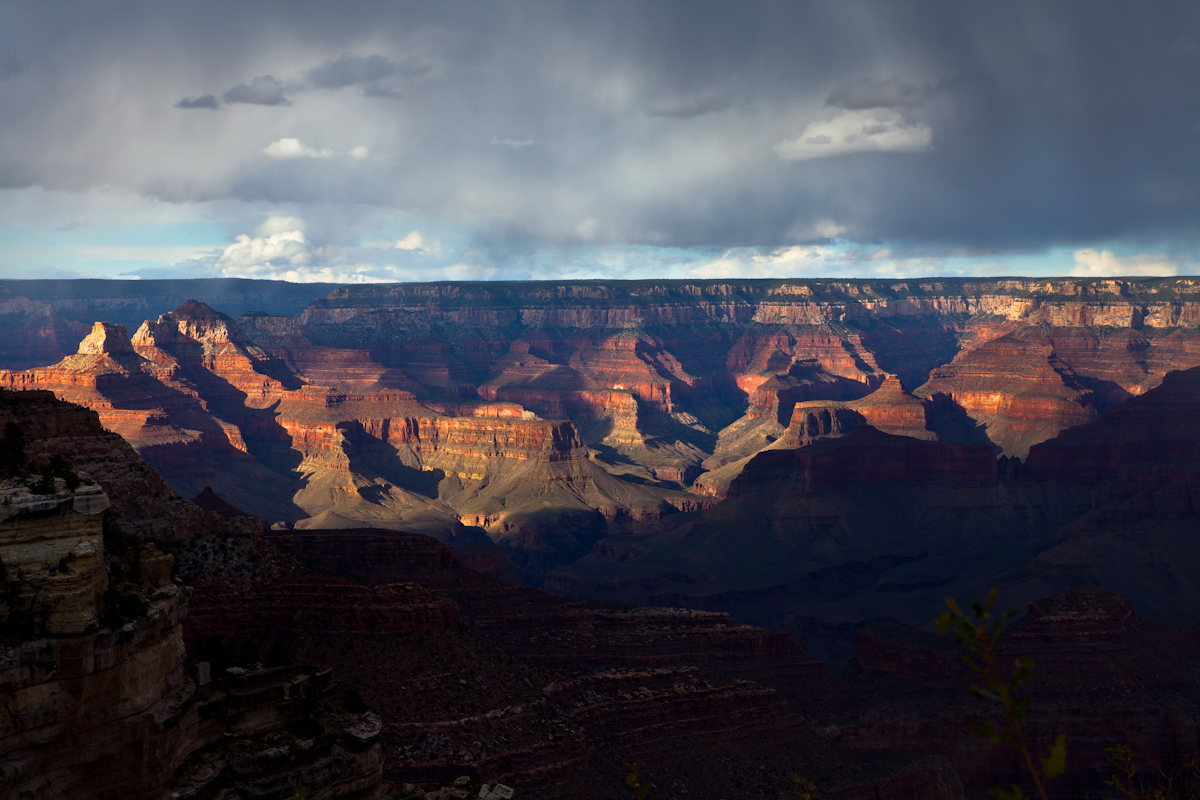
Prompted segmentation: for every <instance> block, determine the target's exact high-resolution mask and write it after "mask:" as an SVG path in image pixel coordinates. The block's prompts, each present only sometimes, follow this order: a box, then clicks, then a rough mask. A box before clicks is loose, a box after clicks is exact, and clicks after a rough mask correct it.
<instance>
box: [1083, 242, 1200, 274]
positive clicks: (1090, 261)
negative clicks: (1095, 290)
mask: <svg viewBox="0 0 1200 800" xmlns="http://www.w3.org/2000/svg"><path fill="white" fill-rule="evenodd" d="M1071 274H1072V275H1076V276H1080V277H1086V278H1094V277H1104V276H1109V275H1149V276H1156V277H1170V276H1172V275H1178V274H1179V264H1178V262H1176V261H1175V260H1174V259H1172V258H1169V257H1168V256H1166V255H1140V256H1124V257H1122V256H1117V255H1114V254H1113V252H1112V251H1111V250H1095V249H1093V248H1091V247H1085V248H1083V249H1081V250H1076V251H1075V266H1074V268H1072V270H1071Z"/></svg>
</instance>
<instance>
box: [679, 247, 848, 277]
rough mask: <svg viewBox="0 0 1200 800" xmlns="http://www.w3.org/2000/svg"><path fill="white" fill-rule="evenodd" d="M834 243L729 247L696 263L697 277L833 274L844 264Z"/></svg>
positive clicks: (692, 272) (814, 275) (691, 270)
mask: <svg viewBox="0 0 1200 800" xmlns="http://www.w3.org/2000/svg"><path fill="white" fill-rule="evenodd" d="M838 261H839V255H838V252H837V251H836V250H834V249H833V248H832V247H805V246H802V245H793V246H792V247H783V248H779V249H777V250H768V251H765V252H762V251H758V250H755V249H753V248H736V249H733V250H726V251H725V252H724V253H723V254H722V255H721V256H720V257H719V258H715V259H713V260H712V261H709V262H708V263H706V264H701V265H699V266H696V267H693V268H692V269H690V270H689V273H690V274H692V275H693V276H695V277H697V278H729V277H736V278H798V277H816V276H819V275H826V274H829V272H830V271H831V268H833V267H834V266H835V265H837V266H840V265H839V264H838V263H837V262H838Z"/></svg>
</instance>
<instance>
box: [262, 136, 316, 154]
mask: <svg viewBox="0 0 1200 800" xmlns="http://www.w3.org/2000/svg"><path fill="white" fill-rule="evenodd" d="M263 152H264V153H266V154H267V155H269V156H270V157H271V158H329V157H330V156H332V155H333V151H332V150H317V149H315V148H312V147H309V146H308V145H306V144H304V142H302V141H300V140H299V139H293V138H290V137H288V138H284V139H279V140H278V141H274V142H271V143H270V144H269V145H267V146H266V147H264V148H263Z"/></svg>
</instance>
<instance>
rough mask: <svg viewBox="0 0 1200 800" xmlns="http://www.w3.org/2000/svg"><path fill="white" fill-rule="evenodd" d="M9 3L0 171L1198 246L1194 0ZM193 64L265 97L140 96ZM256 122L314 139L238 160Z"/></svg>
mask: <svg viewBox="0 0 1200 800" xmlns="http://www.w3.org/2000/svg"><path fill="white" fill-rule="evenodd" d="M9 3H10V5H16V6H19V7H20V8H21V9H22V13H21V14H20V15H18V17H19V19H20V24H19V26H18V27H17V28H16V29H14V32H13V33H12V34H11V35H12V36H14V37H20V39H19V40H20V41H21V42H22V48H28V51H26V50H24V49H22V51H21V52H22V53H25V52H29V53H38V61H37V68H36V69H29V70H27V71H26V72H25V73H24V74H22V75H21V77H20V78H19V79H18V80H16V81H10V82H8V83H6V84H4V86H3V89H4V91H3V92H0V116H2V117H3V119H4V120H5V122H4V147H0V185H5V186H26V185H37V186H42V187H45V188H50V189H63V190H67V191H72V192H82V191H86V190H87V189H89V188H91V187H97V186H112V187H116V188H118V189H120V190H122V191H126V192H129V193H131V194H142V195H145V196H148V197H153V198H159V199H167V200H171V201H176V202H191V201H205V200H215V201H229V200H232V201H237V202H243V203H246V204H247V207H250V206H253V207H255V208H261V206H258V205H256V204H260V203H262V204H268V203H269V204H281V205H284V204H286V205H288V207H289V208H291V209H293V210H292V211H289V213H294V214H295V215H297V216H304V217H305V218H306V219H308V220H310V222H311V221H313V220H316V219H318V218H322V217H327V216H329V215H330V214H331V213H332V212H331V211H330V209H331V208H334V207H338V208H342V207H345V208H352V209H359V208H363V207H367V206H370V207H372V208H382V209H392V210H393V211H394V213H397V214H400V213H404V214H410V215H412V216H414V217H420V218H422V219H428V220H433V221H442V222H445V224H447V225H461V226H464V227H466V228H469V229H470V230H473V231H479V232H480V236H481V239H483V240H486V241H487V242H489V247H494V246H495V243H496V242H501V241H516V242H550V243H562V242H576V241H587V242H589V243H595V244H604V243H606V242H628V243H643V244H653V245H662V246H680V247H702V246H712V247H718V248H721V247H733V246H739V247H740V246H755V245H762V246H775V245H782V244H786V243H789V242H792V241H795V240H796V238H797V236H799V237H800V238H801V239H804V240H808V239H811V238H813V237H818V234H815V233H814V234H811V235H810V234H809V233H805V232H808V231H817V230H818V229H821V230H825V229H828V230H833V229H837V230H839V231H843V232H841V233H839V234H838V237H839V239H843V240H858V241H867V240H881V241H884V240H886V241H887V242H888V246H889V247H890V246H892V244H893V242H894V241H895V240H904V241H905V242H907V243H910V244H911V245H912V247H913V248H918V249H919V248H925V249H926V250H929V251H933V250H937V249H938V248H941V249H943V250H955V249H965V250H969V251H973V252H974V251H981V250H983V251H986V250H991V251H994V252H997V253H1004V252H1015V251H1021V252H1028V251H1030V250H1036V249H1038V248H1048V247H1058V246H1064V245H1065V246H1071V245H1073V244H1075V243H1081V244H1080V246H1092V243H1095V242H1100V241H1117V240H1121V241H1126V242H1129V243H1131V244H1130V245H1129V246H1130V247H1135V246H1142V245H1140V244H1137V243H1139V242H1140V243H1146V242H1149V243H1151V244H1148V245H1145V246H1146V247H1157V245H1156V244H1154V243H1156V242H1159V241H1167V242H1169V243H1171V246H1172V247H1177V248H1178V249H1181V250H1187V249H1188V248H1192V249H1197V248H1200V147H1197V137H1196V132H1195V129H1196V125H1197V122H1198V121H1200V95H1198V94H1197V92H1196V87H1197V86H1200V57H1198V56H1197V55H1196V53H1197V52H1198V51H1200V48H1198V47H1197V45H1196V44H1195V42H1196V40H1197V36H1196V34H1195V31H1200V4H1196V3H1195V2H1194V0H1160V1H1159V2H1155V3H1152V4H1151V3H1143V4H1132V3H1127V2H1117V1H1115V0H1061V1H1060V2H1055V3H1045V2H1043V0H978V2H971V3H957V4H955V3H950V4H948V3H945V2H944V0H906V2H904V3H896V2H894V0H811V2H805V3H792V2H784V1H783V0H778V1H777V0H748V2H746V3H739V4H736V5H731V4H728V3H718V2H708V1H706V0H686V1H685V0H659V1H658V2H654V3H645V2H640V0H611V2H605V3H559V4H536V5H535V4H529V3H526V2H523V0H495V2H489V3H478V2H474V1H473V0H446V2H442V3H436V4H431V3H420V2H416V1H415V0H412V1H406V0H389V2H382V1H380V2H371V1H369V0H363V1H362V2H356V1H354V0H348V2H345V3H339V4H337V5H336V6H335V5H334V4H325V3H319V2H309V1H308V0H292V1H290V2H283V1H282V0H262V1H261V2H256V3H249V4H247V3H234V2H232V1H231V0H209V1H208V2H200V0H191V1H190V2H180V3H171V4H154V3H149V2H146V1H145V0H141V2H133V1H132V0H130V1H129V2H125V1H124V0H112V2H111V3H105V4H79V5H78V6H77V7H75V8H76V13H73V14H71V15H65V18H64V15H62V14H56V13H55V12H54V10H53V8H52V4H46V3H39V2H35V0H9ZM101 6H103V8H101ZM230 19H237V20H238V24H236V25H230V24H229V20H230ZM1181 37H1182V38H1181ZM16 40H17V39H15V38H14V39H13V41H16ZM268 73H269V75H273V76H280V77H279V78H275V77H269V75H268ZM253 75H259V76H260V77H258V78H255V79H254V80H253V81H249V82H248V83H242V82H243V81H246V79H247V77H248V76H253ZM417 75H423V76H424V77H422V78H421V79H419V80H410V79H411V78H413V77H415V76H417ZM237 84H240V85H237ZM197 86H200V87H207V89H217V88H222V87H230V86H233V87H234V88H233V89H230V90H229V91H228V92H226V93H225V94H224V95H222V94H221V92H219V91H218V92H216V93H215V98H214V99H218V100H223V102H225V103H238V102H240V103H247V102H249V103H260V104H268V105H274V106H276V109H275V110H274V111H273V112H272V113H271V114H229V113H219V114H199V113H195V114H186V115H184V114H178V113H169V112H170V108H169V106H170V104H173V103H175V102H176V101H177V100H178V98H180V97H181V96H183V95H184V94H185V93H186V92H192V91H196V89H194V88H193V87H197ZM344 89H352V91H338V90H344ZM401 91H402V92H403V95H404V100H403V102H402V103H385V102H378V101H375V102H372V101H368V100H366V99H363V95H365V96H367V97H371V98H374V97H380V96H396V95H397V94H398V93H399V92H401ZM301 92H303V94H301ZM288 98H294V99H295V100H296V102H295V103H294V104H293V105H287V102H288ZM201 99H203V98H195V97H190V96H189V97H188V98H187V99H185V100H184V101H181V102H180V103H179V105H180V107H181V108H183V107H188V105H189V103H190V104H192V107H197V106H199V107H205V106H204V105H202V104H200V102H199V101H200V100H201ZM114 109H115V110H116V111H114ZM227 110H228V109H227ZM659 117H666V118H674V119H678V120H681V121H684V120H686V124H682V122H681V124H672V123H673V122H674V119H660V118H659ZM80 120H86V124H80ZM806 131H807V133H806ZM906 131H907V132H908V133H909V134H913V133H914V132H917V133H921V134H922V135H924V133H925V132H926V131H928V132H929V136H928V143H929V146H928V147H921V148H918V147H913V146H908V145H906V144H905V141H909V145H911V139H912V136H910V137H909V140H902V139H903V137H901V136H900V134H901V133H904V132H906ZM862 135H866V136H869V137H874V139H873V142H872V147H871V148H869V149H865V148H856V147H852V146H846V147H841V148H837V147H832V146H831V147H828V148H827V149H826V150H825V151H823V152H817V151H816V150H811V151H805V152H804V153H803V154H802V155H804V158H802V159H795V160H787V158H786V157H785V156H786V155H787V154H788V153H789V152H791V151H789V150H788V148H786V147H784V148H780V145H781V143H788V142H796V141H803V138H804V137H806V136H807V137H809V138H810V139H812V142H808V143H807V144H808V145H809V146H810V147H814V148H815V147H817V145H816V144H813V142H817V141H819V140H820V137H822V136H824V137H827V138H828V139H829V140H830V142H829V143H830V144H831V145H832V144H833V143H834V142H835V141H842V142H845V143H848V144H854V143H853V142H851V139H852V137H855V136H862ZM501 137H511V140H512V142H513V143H522V142H526V141H534V142H536V145H535V146H531V147H514V150H513V151H510V150H509V149H508V148H509V147H513V146H514V145H513V144H508V143H506V142H504V141H503V138H501ZM839 137H840V138H839ZM284 139H295V140H297V141H300V142H303V143H307V144H308V145H310V146H312V147H319V148H321V149H322V150H330V151H331V152H332V155H331V157H329V158H326V159H291V160H279V159H271V158H269V157H267V156H265V155H264V148H266V147H268V146H269V145H271V144H272V143H273V142H277V141H280V140H284ZM876 140H877V141H876ZM493 141H495V142H496V143H497V144H496V145H494V146H493V145H492V142H493ZM922 141H924V139H922ZM358 147H364V148H366V149H364V150H362V151H360V152H364V153H365V152H369V154H370V157H369V158H363V159H356V158H353V157H350V156H349V155H348V154H349V153H351V151H352V150H355V149H356V148H358ZM792 149H793V150H795V148H794V147H793V148H792ZM64 154H69V155H70V157H69V158H68V157H64ZM793 155H794V153H793ZM78 216H80V217H81V218H82V217H84V216H87V218H89V219H91V216H90V215H85V212H83V211H80V212H78ZM350 216H353V215H350ZM93 224H96V223H95V222H93ZM252 224H257V221H255V222H254V223H252ZM248 227H249V226H247V228H248ZM796 231H800V232H801V234H796V233H795V232H796ZM818 238H819V237H818ZM1164 247H1165V246H1164ZM511 252H512V253H515V254H517V255H513V258H518V257H519V253H520V249H519V248H514V249H513V250H512V251H511ZM897 252H899V249H897Z"/></svg>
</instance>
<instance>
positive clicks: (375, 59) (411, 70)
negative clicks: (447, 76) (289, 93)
mask: <svg viewBox="0 0 1200 800" xmlns="http://www.w3.org/2000/svg"><path fill="white" fill-rule="evenodd" d="M429 69H430V67H429V65H428V64H423V63H421V62H420V61H417V60H415V59H411V58H410V59H405V60H403V61H401V62H400V63H397V62H395V61H392V60H391V59H390V58H387V57H386V56H382V55H380V54H379V53H372V54H371V55H369V56H352V55H343V56H342V57H341V58H339V59H337V60H336V61H326V62H325V63H324V64H322V65H321V66H319V67H314V68H313V69H310V70H309V71H308V74H307V75H306V76H305V79H306V80H307V81H308V83H309V84H311V85H312V86H313V87H315V88H317V89H343V88H345V87H347V86H366V85H368V84H375V83H376V81H379V80H382V79H383V78H391V77H402V78H412V77H416V76H418V75H424V74H425V73H426V72H428V71H429ZM376 91H377V92H378V91H380V89H379V88H378V87H377V88H376ZM372 96H377V97H387V96H390V95H386V94H382V95H381V94H375V95H372Z"/></svg>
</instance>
